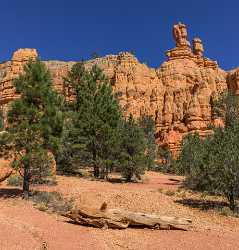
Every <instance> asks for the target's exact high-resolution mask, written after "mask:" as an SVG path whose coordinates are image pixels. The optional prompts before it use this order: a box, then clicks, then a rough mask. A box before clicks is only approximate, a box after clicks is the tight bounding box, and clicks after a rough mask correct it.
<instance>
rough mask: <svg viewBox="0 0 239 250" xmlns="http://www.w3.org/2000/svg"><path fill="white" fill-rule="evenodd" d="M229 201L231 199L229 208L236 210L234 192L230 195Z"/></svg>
mask: <svg viewBox="0 0 239 250" xmlns="http://www.w3.org/2000/svg"><path fill="white" fill-rule="evenodd" d="M228 201H229V208H230V209H231V210H232V211H234V210H235V208H236V203H235V199H234V195H233V192H232V193H230V194H229V195H228Z"/></svg>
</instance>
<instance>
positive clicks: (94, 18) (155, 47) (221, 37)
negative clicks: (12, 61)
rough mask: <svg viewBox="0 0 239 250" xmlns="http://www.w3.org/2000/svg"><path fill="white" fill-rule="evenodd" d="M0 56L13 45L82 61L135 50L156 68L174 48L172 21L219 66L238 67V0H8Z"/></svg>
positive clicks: (0, 9)
mask: <svg viewBox="0 0 239 250" xmlns="http://www.w3.org/2000/svg"><path fill="white" fill-rule="evenodd" d="M0 18H1V33H0V34H1V39H0V60H1V61H3V60H8V59H9V58H10V57H11V54H12V52H13V51H14V50H16V49H17V48H24V47H30V48H36V49H37V50H38V51H39V53H40V55H41V58H42V59H44V60H47V59H58V60H81V59H82V58H84V59H87V58H89V57H90V55H91V54H92V52H97V53H98V54H100V55H106V54H116V53H118V52H119V51H126V50H133V51H135V53H136V56H137V57H138V58H139V60H140V61H142V62H147V63H148V64H149V65H150V66H154V67H158V66H159V65H160V64H161V63H162V62H163V60H165V56H164V52H165V51H166V50H167V49H170V48H172V47H174V42H173V39H172V32H171V29H172V25H173V24H174V23H177V22H178V21H181V22H184V23H186V24H187V25H188V32H189V38H190V39H192V38H193V37H194V36H199V37H200V38H201V39H202V40H203V42H204V47H205V54H206V56H208V57H210V58H212V59H216V60H217V61H218V62H219V64H220V66H221V67H223V68H225V69H231V68H233V67H236V66H239V53H238V52H239V51H238V50H239V1H238V0H227V1H225V0H200V1H194V0H177V1H175V0H147V1H146V0H120V1H116V0H101V1H100V0H98V1H97V0H85V1H81V0H11V1H8V0H7V1H2V2H1V6H0Z"/></svg>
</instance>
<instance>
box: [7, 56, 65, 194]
mask: <svg viewBox="0 0 239 250" xmlns="http://www.w3.org/2000/svg"><path fill="white" fill-rule="evenodd" d="M14 85H15V88H16V92H17V93H19V94H20V95H21V98H19V99H17V100H15V101H14V102H13V103H12V104H11V106H10V109H9V112H8V124H7V133H8V134H9V136H8V139H10V141H8V143H10V145H11V147H12V150H13V152H14V155H15V157H14V161H13V166H14V167H15V168H16V169H18V170H20V172H21V173H23V192H24V196H25V197H28V196H29V188H30V184H31V182H32V181H33V180H34V179H36V178H40V177H42V176H45V175H47V174H49V168H50V166H51V163H52V162H51V160H52V157H51V156H49V152H50V153H51V154H52V153H53V154H54V153H55V152H56V150H57V149H58V147H59V143H60V137H61V133H62V125H63V113H62V111H61V107H62V101H63V99H62V97H61V96H59V95H58V94H57V93H56V92H55V91H54V90H53V89H52V86H51V85H52V81H51V77H50V73H49V71H48V70H47V69H46V67H45V65H44V64H43V63H42V62H40V61H39V60H36V61H29V63H28V64H26V65H25V67H24V72H23V74H21V75H20V76H19V77H18V78H17V79H16V80H15V81H14Z"/></svg>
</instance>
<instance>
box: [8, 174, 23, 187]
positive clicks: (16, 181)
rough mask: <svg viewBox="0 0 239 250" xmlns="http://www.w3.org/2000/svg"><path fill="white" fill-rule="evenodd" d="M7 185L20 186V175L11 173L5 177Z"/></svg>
mask: <svg viewBox="0 0 239 250" xmlns="http://www.w3.org/2000/svg"><path fill="white" fill-rule="evenodd" d="M7 185H8V186H15V187H18V186H22V177H21V176H19V175H11V176H10V177H9V178H8V179H7Z"/></svg>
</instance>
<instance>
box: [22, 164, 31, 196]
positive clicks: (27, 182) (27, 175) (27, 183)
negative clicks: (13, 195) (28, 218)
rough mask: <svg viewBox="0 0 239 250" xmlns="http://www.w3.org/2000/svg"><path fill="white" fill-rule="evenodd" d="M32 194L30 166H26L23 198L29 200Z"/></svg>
mask: <svg viewBox="0 0 239 250" xmlns="http://www.w3.org/2000/svg"><path fill="white" fill-rule="evenodd" d="M29 193H30V173H29V166H24V174H23V198H24V199H28V198H29Z"/></svg>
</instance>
